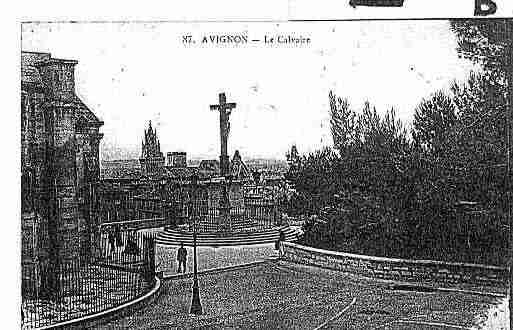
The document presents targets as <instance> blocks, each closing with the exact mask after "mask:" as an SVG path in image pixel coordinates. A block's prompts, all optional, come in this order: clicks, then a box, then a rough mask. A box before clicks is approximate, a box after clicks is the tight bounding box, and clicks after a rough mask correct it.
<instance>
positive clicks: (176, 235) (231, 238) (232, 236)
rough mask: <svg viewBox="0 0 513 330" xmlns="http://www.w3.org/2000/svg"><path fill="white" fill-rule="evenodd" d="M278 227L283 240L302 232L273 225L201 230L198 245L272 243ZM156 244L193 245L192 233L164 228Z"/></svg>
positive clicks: (294, 238)
mask: <svg viewBox="0 0 513 330" xmlns="http://www.w3.org/2000/svg"><path fill="white" fill-rule="evenodd" d="M280 229H281V230H282V231H283V232H284V234H285V241H287V242H294V241H296V240H297V239H298V238H299V237H301V235H302V234H303V232H302V230H301V228H300V227H291V226H283V227H275V228H271V229H263V230H252V231H234V232H201V233H198V234H197V239H196V242H197V245H198V246H209V247H224V246H238V245H255V244H266V243H274V242H276V241H277V240H278V238H279V236H280ZM156 242H157V244H162V245H175V246H177V245H180V244H181V243H183V244H184V246H193V234H192V232H190V231H186V230H180V229H171V228H165V229H164V231H163V232H160V233H159V234H158V236H157V239H156Z"/></svg>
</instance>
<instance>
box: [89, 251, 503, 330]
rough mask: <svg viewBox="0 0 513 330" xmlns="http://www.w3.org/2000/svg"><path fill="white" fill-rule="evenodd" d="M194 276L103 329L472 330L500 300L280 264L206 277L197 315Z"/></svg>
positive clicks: (171, 282) (174, 283)
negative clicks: (401, 288)
mask: <svg viewBox="0 0 513 330" xmlns="http://www.w3.org/2000/svg"><path fill="white" fill-rule="evenodd" d="M191 282H192V281H191V279H181V280H167V281H165V282H164V283H163V286H162V289H161V290H162V291H161V295H160V297H159V298H157V300H156V301H155V302H154V303H153V304H152V305H150V306H148V307H146V308H144V309H142V310H140V311H138V312H136V313H134V314H133V315H130V316H127V317H125V318H122V319H119V320H116V321H113V322H111V323H109V324H106V325H103V326H101V327H99V328H101V329H119V328H123V329H183V328H196V329H470V328H479V326H480V325H482V324H483V323H484V319H485V318H486V315H487V314H488V310H489V309H490V308H491V307H493V306H494V305H497V304H499V300H498V299H497V298H492V297H487V296H477V295H468V294H461V293H440V292H437V293H419V292H409V291H408V292H407V291H396V290H391V289H389V286H388V285H387V284H385V283H382V282H377V281H372V280H365V279H361V278H357V277H353V276H348V275H344V274H341V273H339V272H336V271H331V270H324V269H319V268H316V267H309V266H300V265H295V264H291V263H286V262H283V261H279V262H277V261H273V262H267V263H265V264H261V265H258V266H254V267H250V268H245V269H239V270H236V271H229V272H223V273H217V274H209V275H203V276H201V277H200V287H201V298H202V304H203V310H204V315H202V316H198V317H197V316H190V315H189V314H188V309H189V306H190V301H191V289H190V288H191Z"/></svg>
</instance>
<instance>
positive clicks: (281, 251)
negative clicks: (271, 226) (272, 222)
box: [277, 229, 285, 258]
mask: <svg viewBox="0 0 513 330" xmlns="http://www.w3.org/2000/svg"><path fill="white" fill-rule="evenodd" d="M283 242H285V233H284V232H283V230H281V229H280V237H279V238H278V242H277V243H278V244H277V245H278V255H279V258H283V255H284V254H285V251H284V247H283Z"/></svg>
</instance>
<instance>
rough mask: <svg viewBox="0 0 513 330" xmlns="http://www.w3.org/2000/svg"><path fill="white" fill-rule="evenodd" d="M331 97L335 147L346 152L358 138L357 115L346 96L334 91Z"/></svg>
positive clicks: (331, 117) (331, 121) (332, 131)
mask: <svg viewBox="0 0 513 330" xmlns="http://www.w3.org/2000/svg"><path fill="white" fill-rule="evenodd" d="M329 99H330V126H331V135H332V137H333V145H334V148H335V149H337V150H338V151H339V152H340V153H344V152H345V151H346V150H347V148H349V147H350V146H351V145H353V144H354V143H355V142H356V141H357V139H358V136H357V131H356V125H357V115H356V113H355V112H354V111H352V110H351V109H350V108H349V101H348V100H347V99H346V98H341V97H336V96H335V94H333V92H332V91H330V94H329Z"/></svg>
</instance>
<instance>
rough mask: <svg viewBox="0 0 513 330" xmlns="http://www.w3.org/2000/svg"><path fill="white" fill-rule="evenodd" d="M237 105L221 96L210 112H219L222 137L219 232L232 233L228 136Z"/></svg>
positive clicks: (222, 94)
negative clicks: (228, 180)
mask: <svg viewBox="0 0 513 330" xmlns="http://www.w3.org/2000/svg"><path fill="white" fill-rule="evenodd" d="M236 106H237V104H236V103H226V95H225V94H224V93H221V94H219V104H214V105H211V106H210V110H213V111H219V131H220V137H221V155H220V156H219V162H220V169H221V176H222V177H223V178H224V180H223V181H222V194H221V198H220V200H219V218H218V222H217V228H218V230H219V231H231V218H230V200H229V197H228V186H227V185H228V183H227V179H228V176H229V175H230V158H229V157H228V134H229V132H230V114H231V112H232V109H234V108H235V107H236Z"/></svg>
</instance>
